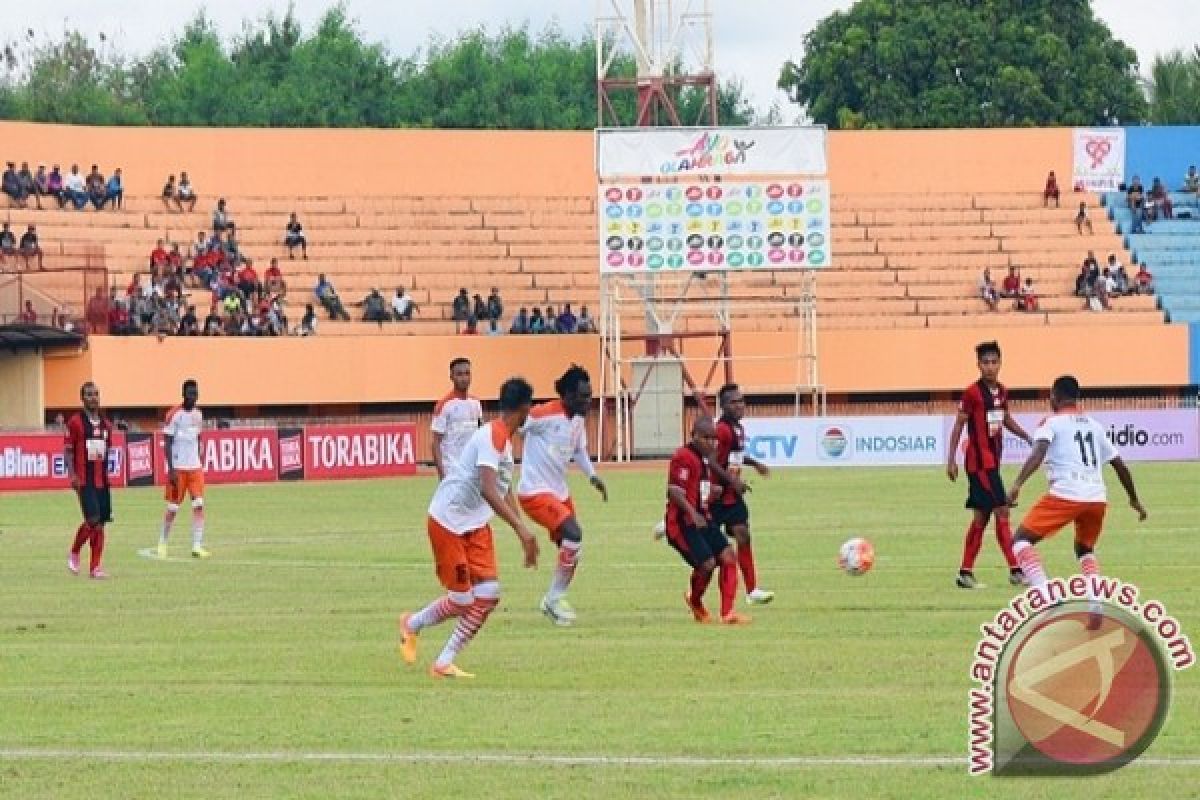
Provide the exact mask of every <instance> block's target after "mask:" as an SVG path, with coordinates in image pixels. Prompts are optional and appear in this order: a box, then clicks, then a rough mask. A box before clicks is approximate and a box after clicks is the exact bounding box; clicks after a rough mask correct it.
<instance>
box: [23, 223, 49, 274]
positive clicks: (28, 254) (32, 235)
mask: <svg viewBox="0 0 1200 800" xmlns="http://www.w3.org/2000/svg"><path fill="white" fill-rule="evenodd" d="M17 252H19V253H20V254H21V255H22V256H23V257H24V258H25V269H29V259H31V258H37V264H38V269H45V268H46V266H45V265H44V264H43V263H42V246H41V245H40V244H39V243H38V235H37V228H36V227H35V226H33V225H30V226H28V227H27V228H26V229H25V232H24V233H23V234H21V243H20V245H18V247H17Z"/></svg>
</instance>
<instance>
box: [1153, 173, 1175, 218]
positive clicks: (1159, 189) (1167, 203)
mask: <svg viewBox="0 0 1200 800" xmlns="http://www.w3.org/2000/svg"><path fill="white" fill-rule="evenodd" d="M1150 200H1151V201H1152V202H1153V203H1154V218H1155V219H1158V218H1159V217H1160V216H1161V217H1162V218H1163V219H1173V218H1174V217H1175V211H1174V206H1172V205H1171V195H1170V193H1169V192H1167V187H1166V186H1163V182H1162V181H1161V180H1159V179H1158V178H1155V179H1154V183H1152V184H1150Z"/></svg>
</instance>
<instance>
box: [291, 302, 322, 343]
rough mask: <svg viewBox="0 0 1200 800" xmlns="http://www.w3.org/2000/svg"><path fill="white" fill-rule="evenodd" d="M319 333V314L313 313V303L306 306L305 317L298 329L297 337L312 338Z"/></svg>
mask: <svg viewBox="0 0 1200 800" xmlns="http://www.w3.org/2000/svg"><path fill="white" fill-rule="evenodd" d="M316 332H317V312H315V311H313V305H312V303H305V304H304V317H303V318H302V319H301V320H300V326H299V327H298V328H296V335H297V336H312V335H313V334H315V333H316Z"/></svg>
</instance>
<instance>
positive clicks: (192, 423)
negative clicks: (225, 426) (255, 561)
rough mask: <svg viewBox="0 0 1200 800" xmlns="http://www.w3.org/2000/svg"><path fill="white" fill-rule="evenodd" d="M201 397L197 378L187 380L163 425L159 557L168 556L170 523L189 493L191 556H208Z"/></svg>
mask: <svg viewBox="0 0 1200 800" xmlns="http://www.w3.org/2000/svg"><path fill="white" fill-rule="evenodd" d="M199 399H200V387H199V385H198V384H197V383H196V381H194V380H191V379H188V380H186V381H184V382H183V403H181V404H180V405H177V406H175V407H174V408H172V409H171V410H170V411H168V412H167V423H166V425H165V426H164V427H163V438H164V439H166V443H165V447H166V451H167V488H166V500H167V512H166V514H165V515H164V516H163V524H162V531H161V532H160V533H159V537H158V550H157V555H158V557H159V558H166V557H167V538H168V537H169V536H170V535H171V526H172V525H173V524H174V523H175V515H176V514H178V513H179V507H180V505H181V504H182V503H183V500H184V498H185V497H187V496H189V495H190V496H191V498H192V557H193V558H208V556H209V552H208V550H207V549H206V548H205V547H204V462H203V461H202V459H201V457H200V446H201V441H200V438H201V434H202V432H203V430H204V414H202V413H201V412H200V409H199V408H197V407H196V402H197V401H198V400H199Z"/></svg>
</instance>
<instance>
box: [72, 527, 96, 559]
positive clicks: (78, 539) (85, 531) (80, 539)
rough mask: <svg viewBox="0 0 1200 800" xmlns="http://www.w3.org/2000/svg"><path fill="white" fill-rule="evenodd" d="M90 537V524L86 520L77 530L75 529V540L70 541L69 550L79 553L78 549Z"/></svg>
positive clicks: (81, 547)
mask: <svg viewBox="0 0 1200 800" xmlns="http://www.w3.org/2000/svg"><path fill="white" fill-rule="evenodd" d="M91 538H92V526H91V525H88V524H87V523H86V522H85V523H83V524H82V525H80V526H79V530H77V531H75V541H74V542H72V543H71V552H72V553H74V554H75V555H79V551H80V550H82V549H83V546H84V545H85V544H86V543H87V542H88V540H89V539H91Z"/></svg>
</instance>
